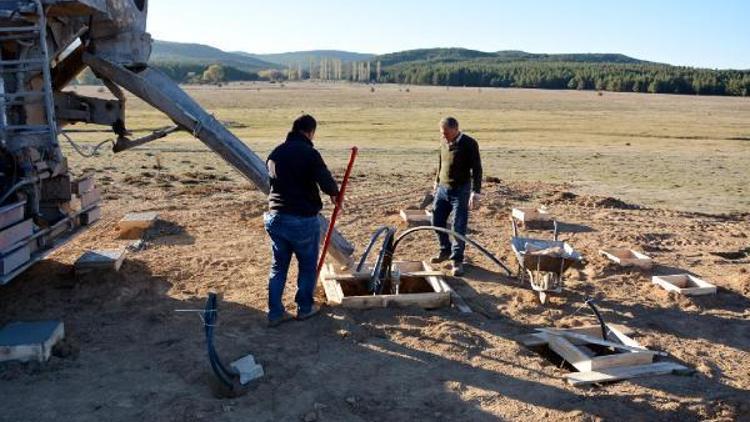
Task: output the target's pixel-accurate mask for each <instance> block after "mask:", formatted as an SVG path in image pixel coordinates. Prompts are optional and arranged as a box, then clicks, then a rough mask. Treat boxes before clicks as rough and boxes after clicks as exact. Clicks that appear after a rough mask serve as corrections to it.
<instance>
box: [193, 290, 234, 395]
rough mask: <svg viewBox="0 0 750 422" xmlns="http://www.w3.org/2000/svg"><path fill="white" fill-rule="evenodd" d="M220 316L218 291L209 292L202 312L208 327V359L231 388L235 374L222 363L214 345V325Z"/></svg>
mask: <svg viewBox="0 0 750 422" xmlns="http://www.w3.org/2000/svg"><path fill="white" fill-rule="evenodd" d="M218 317H219V310H218V303H217V297H216V293H209V294H208V300H206V308H205V310H204V311H203V314H202V318H201V319H202V320H203V326H204V328H205V329H206V347H207V349H208V360H209V362H211V369H213V371H214V374H216V377H217V378H218V379H219V381H221V383H222V384H224V385H226V386H227V387H229V388H233V387H234V383H233V382H232V379H233V375H232V373H231V372H229V371H228V370H227V368H226V367H225V366H224V364H222V363H221V359H220V358H219V355H218V354H217V353H216V348H215V347H214V327H216V320H217V319H218Z"/></svg>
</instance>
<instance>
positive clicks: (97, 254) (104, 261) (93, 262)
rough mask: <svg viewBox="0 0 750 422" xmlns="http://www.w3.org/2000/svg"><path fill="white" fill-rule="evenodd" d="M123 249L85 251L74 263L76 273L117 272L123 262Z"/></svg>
mask: <svg viewBox="0 0 750 422" xmlns="http://www.w3.org/2000/svg"><path fill="white" fill-rule="evenodd" d="M125 253H126V251H125V250H124V249H117V250H102V251H86V252H85V253H84V254H83V255H81V257H80V258H78V260H76V262H75V269H76V272H82V273H85V272H90V271H119V270H120V267H121V266H122V263H123V261H125Z"/></svg>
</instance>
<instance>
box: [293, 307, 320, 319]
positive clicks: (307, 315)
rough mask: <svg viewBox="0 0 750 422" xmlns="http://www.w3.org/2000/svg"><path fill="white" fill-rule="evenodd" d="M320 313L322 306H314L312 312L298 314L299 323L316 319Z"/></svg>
mask: <svg viewBox="0 0 750 422" xmlns="http://www.w3.org/2000/svg"><path fill="white" fill-rule="evenodd" d="M319 313H320V305H313V306H312V308H310V312H306V313H304V314H300V313H298V314H297V321H304V320H306V319H310V318H312V317H314V316H315V315H318V314H319Z"/></svg>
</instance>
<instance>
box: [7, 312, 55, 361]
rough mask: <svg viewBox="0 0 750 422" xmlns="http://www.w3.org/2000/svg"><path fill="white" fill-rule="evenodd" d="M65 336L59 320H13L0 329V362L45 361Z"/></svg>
mask: <svg viewBox="0 0 750 422" xmlns="http://www.w3.org/2000/svg"><path fill="white" fill-rule="evenodd" d="M64 337H65V327H64V325H63V323H62V322H61V321H41V322H13V323H10V324H8V325H6V326H5V327H3V329H2V330H0V362H4V361H9V360H17V361H21V362H29V361H38V362H46V361H47V360H48V359H49V358H50V356H51V355H52V348H53V347H54V346H55V344H57V342H58V341H60V340H62V339H63V338H64Z"/></svg>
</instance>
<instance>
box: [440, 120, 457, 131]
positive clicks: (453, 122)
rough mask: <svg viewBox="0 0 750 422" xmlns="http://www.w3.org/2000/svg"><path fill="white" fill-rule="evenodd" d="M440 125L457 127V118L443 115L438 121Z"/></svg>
mask: <svg viewBox="0 0 750 422" xmlns="http://www.w3.org/2000/svg"><path fill="white" fill-rule="evenodd" d="M440 127H446V128H450V129H458V120H456V118H455V117H445V118H443V120H441V121H440Z"/></svg>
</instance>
